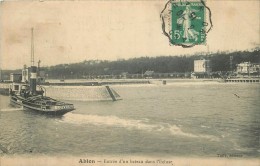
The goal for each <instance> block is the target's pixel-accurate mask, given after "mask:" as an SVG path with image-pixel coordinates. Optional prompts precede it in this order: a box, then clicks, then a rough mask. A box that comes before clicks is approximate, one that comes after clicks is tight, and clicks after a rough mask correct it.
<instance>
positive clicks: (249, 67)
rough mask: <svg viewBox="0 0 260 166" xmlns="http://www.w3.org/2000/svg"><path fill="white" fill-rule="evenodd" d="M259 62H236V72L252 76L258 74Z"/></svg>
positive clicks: (239, 74)
mask: <svg viewBox="0 0 260 166" xmlns="http://www.w3.org/2000/svg"><path fill="white" fill-rule="evenodd" d="M259 70H260V64H257V63H250V62H243V63H239V64H237V69H236V73H237V75H238V76H241V75H242V76H244V75H248V76H250V75H252V76H256V75H258V76H259V74H260V73H259Z"/></svg>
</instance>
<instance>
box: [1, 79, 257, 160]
mask: <svg viewBox="0 0 260 166" xmlns="http://www.w3.org/2000/svg"><path fill="white" fill-rule="evenodd" d="M113 88H114V89H115V90H116V91H117V92H118V93H119V94H120V96H121V97H122V98H123V100H121V101H117V102H111V101H103V102H89V101H70V102H72V103H73V104H74V105H75V107H76V110H75V111H73V112H70V113H67V114H65V115H64V116H63V117H59V118H55V117H54V118H53V117H48V116H42V115H39V114H37V113H33V112H28V111H23V110H21V109H19V108H13V107H10V106H9V99H8V97H6V96H0V103H1V106H0V131H1V135H0V145H1V146H0V154H1V153H2V154H3V153H6V151H8V153H9V154H24V153H32V154H39V153H40V154H49V155H50V154H75V155H77V154H97V155H98V154H108V155H109V154H126V155H127V154H130V155H131V154H132V155H162V156H165V155H170V156H172V155H175V156H216V155H217V154H223V153H225V154H227V153H228V154H242V155H243V156H244V157H256V156H259V149H260V147H259V135H260V129H259V118H260V117H259V116H260V115H259V112H258V109H259V106H260V105H259V102H258V100H259V97H260V96H259V85H257V84H218V83H196V84H192V83H172V84H167V85H166V86H163V85H145V86H143V85H138V86H136V85H135V86H133V85H128V86H113ZM234 94H237V95H239V98H238V97H236V96H235V95H234ZM1 149H2V150H1Z"/></svg>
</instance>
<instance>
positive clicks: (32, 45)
mask: <svg viewBox="0 0 260 166" xmlns="http://www.w3.org/2000/svg"><path fill="white" fill-rule="evenodd" d="M33 40H34V38H33V28H32V29H31V66H34V41H33Z"/></svg>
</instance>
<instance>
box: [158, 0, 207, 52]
mask: <svg viewBox="0 0 260 166" xmlns="http://www.w3.org/2000/svg"><path fill="white" fill-rule="evenodd" d="M207 16H208V18H207ZM161 19H162V23H163V24H162V28H163V33H164V35H165V36H167V37H168V38H169V42H170V44H171V45H179V46H182V47H192V46H194V45H202V44H206V37H207V33H208V32H209V31H210V30H211V28H212V21H211V12H210V9H209V8H208V7H207V6H206V4H205V2H204V1H203V0H190V1H182V0H170V1H168V3H167V4H166V5H165V8H164V10H163V11H162V13H161Z"/></svg>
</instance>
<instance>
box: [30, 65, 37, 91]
mask: <svg viewBox="0 0 260 166" xmlns="http://www.w3.org/2000/svg"><path fill="white" fill-rule="evenodd" d="M36 79H37V67H36V66H31V77H30V88H31V89H30V90H31V92H32V94H33V95H35V94H36Z"/></svg>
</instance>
